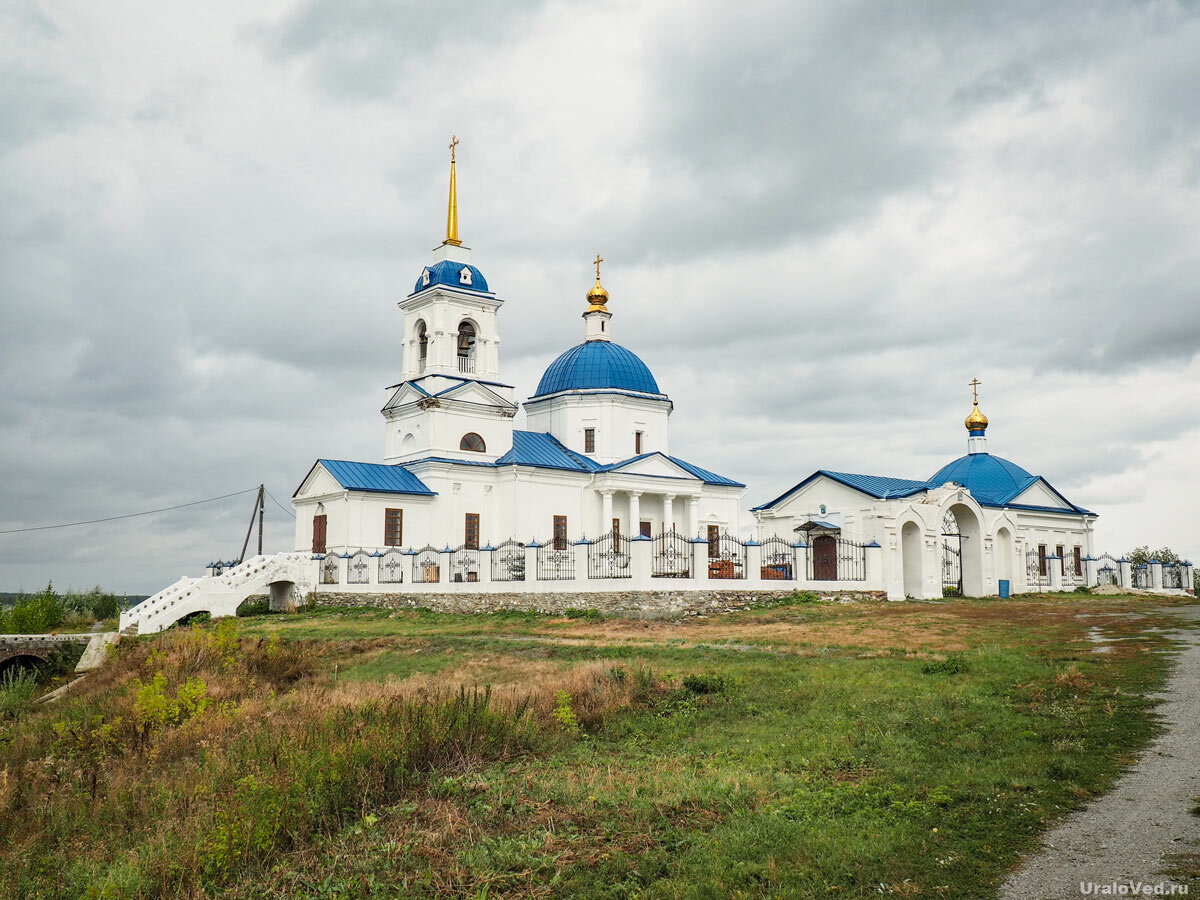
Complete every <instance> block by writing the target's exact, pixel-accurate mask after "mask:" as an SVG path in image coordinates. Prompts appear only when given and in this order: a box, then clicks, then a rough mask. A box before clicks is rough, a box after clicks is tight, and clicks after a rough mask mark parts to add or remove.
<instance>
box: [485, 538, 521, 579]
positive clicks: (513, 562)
mask: <svg viewBox="0 0 1200 900" xmlns="http://www.w3.org/2000/svg"><path fill="white" fill-rule="evenodd" d="M524 580H525V545H524V544H521V543H518V542H517V541H514V540H512V539H509V540H507V541H505V542H504V543H503V544H501V545H500V546H499V547H496V548H495V549H494V550H492V581H524Z"/></svg>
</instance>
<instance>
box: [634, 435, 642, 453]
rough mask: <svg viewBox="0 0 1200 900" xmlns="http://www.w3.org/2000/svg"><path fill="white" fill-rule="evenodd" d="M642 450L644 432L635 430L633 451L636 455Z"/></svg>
mask: <svg viewBox="0 0 1200 900" xmlns="http://www.w3.org/2000/svg"><path fill="white" fill-rule="evenodd" d="M641 452H642V433H641V432H640V431H635V432H634V433H633V453H634V455H635V456H637V455H639V454H640V453H641Z"/></svg>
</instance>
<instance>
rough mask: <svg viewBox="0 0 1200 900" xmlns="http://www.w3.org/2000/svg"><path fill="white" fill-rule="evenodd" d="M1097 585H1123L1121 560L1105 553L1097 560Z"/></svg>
mask: <svg viewBox="0 0 1200 900" xmlns="http://www.w3.org/2000/svg"><path fill="white" fill-rule="evenodd" d="M1096 585H1097V586H1100V585H1113V586H1115V587H1120V586H1121V561H1120V560H1119V559H1114V558H1113V556H1112V555H1111V554H1109V553H1105V554H1104V555H1103V556H1101V557H1100V558H1099V559H1097V560H1096Z"/></svg>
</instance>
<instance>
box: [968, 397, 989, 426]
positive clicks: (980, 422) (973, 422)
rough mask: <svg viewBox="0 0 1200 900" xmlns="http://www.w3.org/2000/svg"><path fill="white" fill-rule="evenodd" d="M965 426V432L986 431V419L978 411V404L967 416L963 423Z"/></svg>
mask: <svg viewBox="0 0 1200 900" xmlns="http://www.w3.org/2000/svg"><path fill="white" fill-rule="evenodd" d="M963 424H964V425H966V426H967V431H986V430H987V427H988V418H987V416H985V415H984V414H983V413H981V412H980V411H979V404H978V403H976V404H975V408H974V409H972V410H971V414H970V415H969V416H967V419H966V421H965V422H964V423H963Z"/></svg>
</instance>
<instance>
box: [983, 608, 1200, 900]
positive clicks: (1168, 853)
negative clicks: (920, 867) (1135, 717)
mask: <svg viewBox="0 0 1200 900" xmlns="http://www.w3.org/2000/svg"><path fill="white" fill-rule="evenodd" d="M1168 612H1170V613H1171V614H1173V615H1176V616H1179V617H1181V618H1185V619H1188V620H1190V621H1192V622H1200V607H1197V606H1190V607H1175V608H1173V609H1170V610H1168ZM1178 636H1179V638H1180V639H1181V640H1182V641H1184V642H1185V643H1186V645H1187V646H1186V649H1184V650H1183V652H1182V653H1181V654H1180V655H1179V658H1178V661H1177V663H1176V665H1175V668H1174V670H1173V671H1172V673H1171V678H1170V681H1169V682H1168V684H1167V687H1166V690H1165V691H1164V692H1163V694H1161V695H1160V696H1161V697H1162V699H1163V703H1162V705H1161V706H1159V708H1158V712H1159V714H1160V715H1161V716H1162V718H1163V724H1164V725H1166V727H1167V731H1166V732H1165V733H1164V734H1162V735H1161V736H1160V737H1159V738H1158V739H1157V740H1155V742H1154V743H1153V744H1152V745H1151V746H1150V747H1149V748H1148V749H1147V750H1146V751H1145V753H1144V754H1143V755H1142V757H1141V759H1140V760H1139V761H1138V764H1137V765H1136V766H1135V767H1134V768H1133V769H1132V770H1131V771H1129V772H1128V773H1127V774H1126V775H1125V776H1123V777H1122V778H1121V780H1120V781H1118V782H1117V784H1116V786H1115V787H1114V788H1113V790H1112V792H1111V793H1109V794H1106V795H1105V796H1103V797H1101V798H1099V799H1098V800H1096V801H1095V802H1093V803H1092V804H1091V805H1090V806H1088V807H1087V808H1086V809H1084V810H1081V811H1080V812H1078V813H1075V814H1074V815H1071V816H1070V817H1068V818H1067V819H1066V820H1065V821H1064V822H1063V823H1062V824H1060V825H1059V826H1058V827H1057V828H1055V829H1054V830H1053V831H1051V832H1050V833H1049V834H1047V835H1046V839H1045V845H1044V847H1043V849H1042V850H1041V852H1039V853H1038V854H1037V855H1035V856H1032V857H1030V858H1029V859H1027V860H1026V861H1025V863H1024V864H1023V865H1022V866H1021V868H1020V869H1019V870H1017V871H1016V872H1015V873H1013V875H1012V876H1011V877H1010V878H1009V879H1008V881H1006V882H1005V884H1004V886H1003V887H1002V888H1001V890H1000V897H1001V898H1002V900H1059V898H1067V897H1071V898H1077V897H1081V896H1084V892H1083V890H1081V885H1086V884H1096V885H1100V886H1102V889H1101V890H1096V891H1092V892H1091V895H1093V896H1094V895H1097V894H1100V895H1110V894H1113V891H1112V890H1111V889H1109V890H1103V887H1106V886H1108V885H1112V884H1113V883H1117V884H1119V885H1127V886H1129V887H1128V889H1127V895H1129V896H1132V895H1134V892H1135V890H1138V889H1137V888H1134V887H1133V886H1132V885H1136V884H1137V883H1139V882H1140V883H1141V885H1142V887H1141V888H1140V890H1142V891H1145V890H1146V886H1150V887H1151V889H1153V887H1154V886H1157V885H1172V884H1185V885H1186V883H1183V882H1177V881H1175V880H1173V879H1171V878H1170V877H1169V876H1167V875H1165V874H1163V873H1164V871H1165V870H1166V869H1168V868H1170V867H1171V857H1172V856H1173V855H1175V854H1180V853H1187V852H1191V853H1196V852H1198V851H1200V817H1198V816H1196V815H1193V814H1192V812H1191V810H1192V809H1193V808H1195V807H1196V805H1197V801H1196V800H1195V799H1193V798H1195V797H1200V633H1198V632H1197V631H1195V630H1192V629H1187V630H1182V631H1180V632H1178ZM1186 886H1187V887H1191V888H1192V890H1191V891H1190V892H1189V893H1190V894H1198V893H1200V890H1197V888H1196V885H1195V884H1194V883H1192V884H1190V885H1186ZM1176 890H1178V888H1177V889H1176ZM1164 891H1165V892H1167V893H1169V891H1170V888H1169V887H1167V888H1164ZM1164 891H1160V895H1161V893H1163V892H1164ZM1177 896H1178V894H1177ZM1184 896H1187V894H1184Z"/></svg>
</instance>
